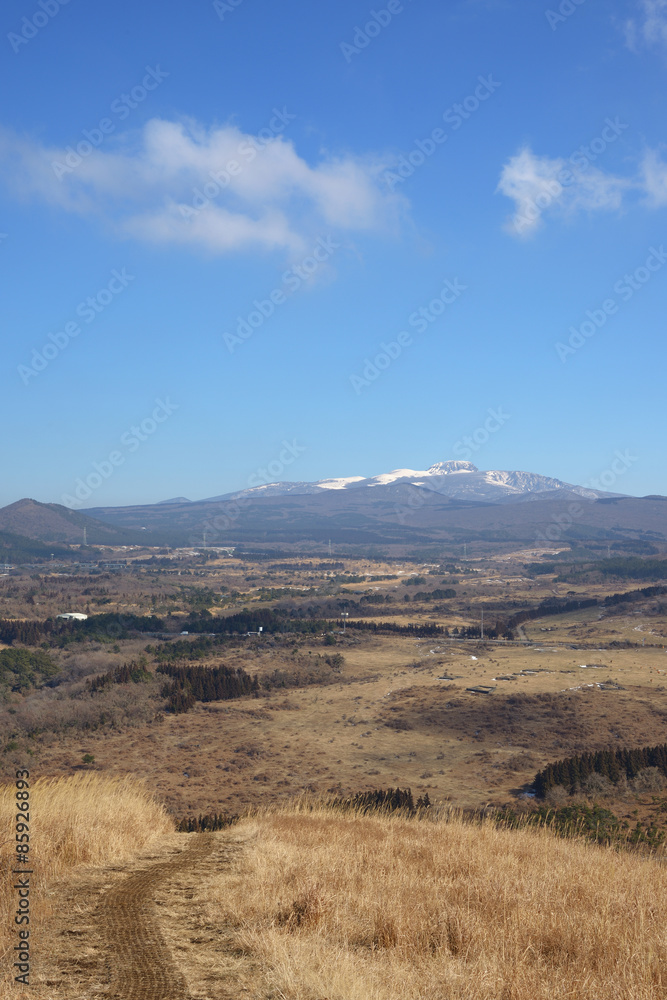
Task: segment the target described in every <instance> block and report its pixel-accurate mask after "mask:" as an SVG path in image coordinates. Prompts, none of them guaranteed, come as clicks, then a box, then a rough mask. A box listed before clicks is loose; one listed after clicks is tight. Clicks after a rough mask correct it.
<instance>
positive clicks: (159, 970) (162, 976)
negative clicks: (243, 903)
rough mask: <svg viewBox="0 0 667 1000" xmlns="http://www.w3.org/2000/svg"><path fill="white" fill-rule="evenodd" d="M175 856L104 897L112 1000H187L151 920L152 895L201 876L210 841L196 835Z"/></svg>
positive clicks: (153, 911) (153, 910)
mask: <svg viewBox="0 0 667 1000" xmlns="http://www.w3.org/2000/svg"><path fill="white" fill-rule="evenodd" d="M192 839H193V843H192V844H191V845H189V846H188V847H187V848H186V849H185V850H184V851H182V852H181V853H180V854H177V855H176V857H172V858H170V859H169V860H168V861H160V862H159V863H158V864H152V865H150V866H149V867H147V868H142V869H140V870H139V871H136V872H133V873H132V874H131V875H129V876H128V877H127V878H125V879H123V881H122V882H121V883H120V884H118V885H116V886H114V887H113V888H112V889H111V890H110V891H109V892H108V893H106V895H105V897H104V900H103V903H102V907H101V913H100V916H101V918H102V921H103V923H104V926H105V930H106V938H107V948H108V951H107V955H108V959H107V961H108V962H109V972H110V984H111V985H110V992H109V993H108V996H109V997H110V998H114V1000H190V996H191V994H190V992H189V990H188V987H187V984H186V982H185V980H184V978H183V976H182V975H181V973H180V972H179V971H178V970H177V968H176V966H175V964H174V962H173V960H172V957H171V953H170V951H169V949H168V947H167V945H166V943H165V940H164V937H163V935H162V932H161V931H160V927H159V923H158V920H157V915H156V907H155V903H154V902H153V895H154V893H155V891H156V890H157V889H159V888H160V887H161V886H162V884H163V883H164V882H166V881H168V880H169V879H170V878H171V877H172V876H174V875H177V874H180V873H183V872H184V871H191V872H192V875H193V878H194V879H196V880H199V879H201V877H202V870H201V869H202V862H205V861H206V859H207V858H208V856H209V855H210V854H211V852H212V851H213V847H214V843H215V842H214V838H213V837H212V836H211V835H210V834H200V835H199V836H197V837H196V839H195V838H192Z"/></svg>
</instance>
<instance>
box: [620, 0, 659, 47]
mask: <svg viewBox="0 0 667 1000" xmlns="http://www.w3.org/2000/svg"><path fill="white" fill-rule="evenodd" d="M639 8H640V11H641V18H640V19H639V20H635V19H634V18H631V19H630V20H629V21H626V23H625V37H626V41H627V43H628V47H629V48H631V49H632V51H633V52H637V51H638V49H639V42H640V41H643V42H645V43H646V44H647V45H667V0H640V2H639Z"/></svg>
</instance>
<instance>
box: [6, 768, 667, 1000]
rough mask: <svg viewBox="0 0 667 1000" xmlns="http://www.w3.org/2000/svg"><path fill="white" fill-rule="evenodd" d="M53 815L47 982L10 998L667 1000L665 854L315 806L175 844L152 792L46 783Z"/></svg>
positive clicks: (42, 941) (39, 839)
mask: <svg viewBox="0 0 667 1000" xmlns="http://www.w3.org/2000/svg"><path fill="white" fill-rule="evenodd" d="M11 795H12V789H10V788H7V789H3V791H2V793H1V796H0V801H1V802H2V807H3V808H2V817H3V824H4V825H5V827H7V826H8V825H9V822H8V821H9V820H10V814H11ZM40 812H41V814H42V817H43V818H42V822H41V823H40V825H39V827H38V832H37V834H36V838H35V843H36V845H38V846H39V850H40V857H43V858H44V859H45V862H46V863H45V864H44V869H43V872H42V875H41V877H40V880H39V885H38V886H37V890H36V899H37V905H36V908H35V911H34V912H35V920H34V922H33V924H31V930H32V941H33V944H34V945H35V955H36V960H35V962H34V965H33V972H32V985H31V988H30V991H29V992H27V991H26V992H25V994H22V993H21V991H20V990H19V989H15V987H14V984H11V983H10V982H9V981H8V979H7V978H5V981H4V982H3V983H2V984H1V985H0V995H1V996H2V997H3V998H4V997H7V998H8V1000H9V997H13V998H18V1000H24V996H25V997H26V998H27V997H28V996H30V997H33V998H35V1000H90V998H91V997H93V996H114V997H116V996H118V997H122V998H123V1000H167V998H171V997H179V998H180V997H186V996H187V997H190V998H192V1000H231V998H237V997H246V998H248V1000H276V998H282V1000H395V998H396V997H401V1000H403V998H405V1000H498V998H500V1000H566V998H568V1000H569V998H572V997H576V998H577V1000H659V998H660V1000H662V998H664V997H665V996H667V979H666V977H665V969H666V968H667V965H666V962H667V943H666V942H665V935H664V928H665V925H666V923H667V870H666V869H665V867H664V865H662V864H660V863H659V862H658V861H657V860H656V859H654V858H652V857H642V856H639V855H636V854H630V853H628V852H626V851H615V850H613V849H611V848H602V847H595V846H592V845H590V844H588V843H584V842H580V841H576V840H563V839H558V838H556V837H555V836H554V835H553V834H552V833H551V832H550V831H549V830H547V829H539V830H535V829H532V830H528V829H518V830H504V829H499V828H497V827H495V826H494V825H492V824H491V823H490V822H488V821H485V822H482V823H475V824H471V823H465V822H464V821H463V820H462V818H461V816H460V815H457V813H456V812H455V811H454V812H447V811H441V812H440V813H439V814H438V813H437V812H436V813H434V814H433V815H429V816H428V818H423V819H408V818H406V817H401V816H400V815H397V814H393V815H381V814H368V815H362V814H360V813H358V812H348V813H340V812H335V811H331V810H330V809H325V808H322V807H317V806H315V807H313V806H309V805H304V804H302V805H299V804H296V805H294V806H291V807H288V808H282V809H269V810H266V809H264V810H260V811H258V812H255V813H254V814H251V815H249V816H248V817H247V818H245V819H243V820H241V822H240V823H238V824H237V825H236V826H234V827H232V828H231V829H230V830H228V831H226V832H222V833H217V834H208V835H196V834H191V835H186V834H181V835H175V834H173V833H172V832H170V829H171V828H170V824H169V822H168V821H167V820H166V818H165V816H164V813H163V812H161V810H160V809H159V808H156V806H155V803H154V802H153V801H152V800H151V798H150V797H149V796H147V795H146V794H145V792H144V793H142V791H141V789H140V788H138V787H137V786H136V784H135V785H132V784H131V783H127V782H126V783H121V784H119V783H118V782H113V781H109V780H107V779H103V778H99V777H94V776H91V777H86V778H85V779H77V780H75V781H72V780H71V779H64V780H60V781H58V782H54V783H50V784H48V785H46V784H44V785H43V786H41V787H38V788H37V789H36V794H35V815H39V813H40ZM45 817H46V819H45ZM120 817H123V819H121V818H120ZM140 831H141V832H140ZM47 859H48V861H47ZM1 905H2V909H3V923H4V926H5V927H6V926H7V914H8V912H9V911H11V905H12V903H11V900H8V899H6V898H4V897H3V898H2V901H1ZM10 936H11V935H8V936H6V937H5V939H3V950H4V951H5V954H6V950H7V948H8V947H11V940H10Z"/></svg>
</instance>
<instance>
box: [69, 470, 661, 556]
mask: <svg viewBox="0 0 667 1000" xmlns="http://www.w3.org/2000/svg"><path fill="white" fill-rule="evenodd" d="M665 513H666V506H665V503H664V500H662V499H640V498H637V497H619V498H610V497H602V498H597V497H582V496H581V495H579V494H577V493H574V492H571V491H568V490H565V489H560V488H559V489H556V490H549V491H544V492H540V493H530V492H521V493H519V494H518V495H515V496H513V497H510V496H506V495H505V496H502V497H499V498H498V499H497V500H496V501H495V502H490V501H471V500H461V499H455V498H451V497H446V496H442V495H440V494H438V493H436V492H434V491H433V490H430V489H425V488H423V487H418V486H411V485H407V484H404V483H401V484H390V485H386V486H383V485H378V486H375V487H373V488H372V489H355V490H324V491H318V492H317V493H316V494H298V493H290V494H287V495H282V496H262V495H261V494H260V495H259V496H258V495H254V496H245V497H241V498H236V499H235V498H227V499H225V500H222V501H200V502H198V503H187V504H173V505H169V506H165V505H163V504H154V505H147V506H143V507H115V508H114V507H104V508H103V507H98V508H95V509H93V510H89V511H87V514H88V515H89V516H91V517H94V518H95V519H98V520H100V521H104V522H106V523H108V524H113V525H115V526H116V527H118V528H124V529H136V527H138V526H139V525H142V526H145V527H147V528H150V530H151V531H153V532H157V531H160V532H167V531H172V532H175V531H178V532H181V533H183V534H184V535H187V537H188V538H189V539H190V544H193V545H198V544H202V543H204V540H205V544H208V545H216V544H218V545H231V544H234V545H239V544H243V543H248V544H257V543H271V544H276V543H279V544H284V543H299V542H305V541H308V542H320V543H325V544H326V543H327V541H328V540H329V539H331V541H332V542H334V543H341V544H354V545H369V544H371V545H402V546H406V545H408V546H415V545H425V544H432V543H450V544H455V545H459V544H461V545H462V544H463V542H475V541H477V542H479V543H480V544H483V545H484V546H485V547H486V548H487V549H491V550H492V549H494V548H497V546H498V544H501V543H502V544H506V543H517V542H518V543H520V544H521V545H524V544H531V543H537V544H544V543H545V541H546V543H547V544H549V543H560V542H565V543H567V542H570V543H573V544H579V543H581V542H587V541H588V542H596V543H597V544H603V543H604V544H605V545H606V544H607V543H609V544H612V543H617V542H623V543H624V545H628V546H630V547H632V546H636V547H637V550H638V551H642V550H646V551H651V549H652V548H653V550H654V551H655V550H661V549H664V547H665V545H667V518H666V517H665Z"/></svg>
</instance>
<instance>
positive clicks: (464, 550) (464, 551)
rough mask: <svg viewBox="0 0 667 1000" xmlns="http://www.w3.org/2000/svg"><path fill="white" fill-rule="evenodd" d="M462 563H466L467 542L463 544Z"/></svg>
mask: <svg viewBox="0 0 667 1000" xmlns="http://www.w3.org/2000/svg"><path fill="white" fill-rule="evenodd" d="M463 561H464V562H467V561H468V543H467V542H464V543H463Z"/></svg>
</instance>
